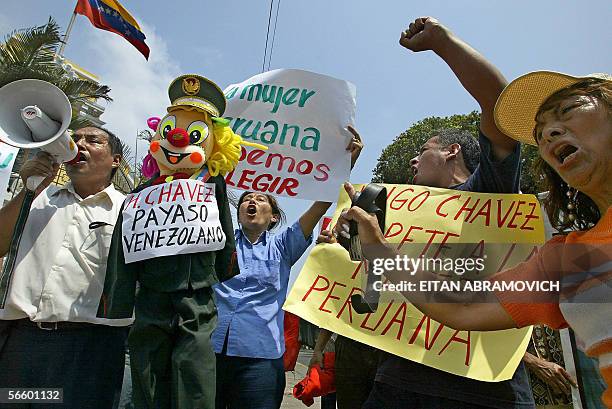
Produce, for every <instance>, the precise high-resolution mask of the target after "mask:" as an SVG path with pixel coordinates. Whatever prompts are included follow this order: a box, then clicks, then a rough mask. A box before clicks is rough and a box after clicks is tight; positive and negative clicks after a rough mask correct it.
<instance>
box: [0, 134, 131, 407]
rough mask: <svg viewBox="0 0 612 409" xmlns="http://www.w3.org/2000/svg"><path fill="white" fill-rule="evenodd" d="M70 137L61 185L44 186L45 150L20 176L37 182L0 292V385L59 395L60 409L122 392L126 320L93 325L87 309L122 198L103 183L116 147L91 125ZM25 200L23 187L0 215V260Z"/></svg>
mask: <svg viewBox="0 0 612 409" xmlns="http://www.w3.org/2000/svg"><path fill="white" fill-rule="evenodd" d="M73 139H74V142H75V143H76V146H77V148H78V154H77V157H76V158H75V160H73V161H71V162H70V163H69V164H68V163H67V164H66V173H67V174H68V176H69V177H70V182H69V183H67V184H66V185H64V186H57V185H51V181H52V180H53V178H54V177H55V175H56V173H57V170H58V167H59V166H58V165H57V164H54V161H53V158H52V157H51V156H50V155H48V154H47V153H45V152H40V153H38V154H37V155H36V157H35V158H34V159H31V160H29V161H27V162H26V163H25V164H24V165H23V167H22V169H21V172H20V175H21V178H22V179H23V181H24V185H25V183H26V180H27V179H28V178H29V177H31V176H43V177H44V180H43V182H42V183H41V184H40V185H39V186H38V187H37V188H36V191H35V194H36V198H35V199H34V201H33V203H32V206H31V209H30V211H29V215H28V218H27V221H26V223H25V227H24V230H23V235H22V237H21V241H20V242H19V247H18V249H17V253H16V254H17V255H16V259H15V264H14V270H13V274H12V278H11V280H10V284H9V285H8V286H7V288H4V289H3V290H4V291H2V292H1V293H0V301H2V304H3V305H4V308H0V319H1V321H0V388H11V389H12V390H15V391H18V390H22V389H24V388H58V389H59V388H61V389H62V393H63V402H64V406H63V407H66V408H111V407H112V406H113V401H114V399H115V398H116V397H118V396H119V394H120V391H121V382H122V378H123V368H124V345H125V338H126V335H127V325H129V324H130V323H131V321H132V320H131V319H122V320H109V319H101V318H97V317H96V311H97V309H98V302H99V300H100V296H101V294H102V286H103V283H104V275H105V273H106V260H107V255H108V248H109V245H110V241H111V236H112V231H113V226H114V224H115V221H116V220H117V216H118V214H119V209H120V207H121V204H122V202H123V199H124V195H123V194H121V193H120V192H118V191H116V190H115V189H114V187H113V185H112V183H111V180H112V178H113V176H114V174H115V172H116V171H117V169H118V167H119V163H120V161H121V156H122V154H123V145H122V143H121V141H120V140H119V138H117V137H116V136H115V135H114V134H113V133H112V132H110V131H108V130H106V129H104V128H99V127H91V126H89V127H85V128H81V129H79V130H77V131H76V132H75V133H74V135H73ZM24 197H25V188H24V190H22V191H21V192H20V193H19V194H18V195H17V196H15V198H14V199H13V200H11V201H10V202H9V203H8V204H7V205H6V206H5V207H3V208H2V209H0V220H2V223H1V224H0V257H2V256H5V255H6V254H7V252H8V251H9V248H10V246H11V244H12V237H13V230H14V229H15V225H16V224H17V221H18V218H19V217H20V215H19V213H20V209H22V206H21V205H22V203H23V201H24ZM22 211H23V210H22ZM0 281H2V280H1V279H0ZM47 396H49V397H51V399H50V400H49V401H53V399H54V398H56V396H58V395H54V394H48V395H45V397H47Z"/></svg>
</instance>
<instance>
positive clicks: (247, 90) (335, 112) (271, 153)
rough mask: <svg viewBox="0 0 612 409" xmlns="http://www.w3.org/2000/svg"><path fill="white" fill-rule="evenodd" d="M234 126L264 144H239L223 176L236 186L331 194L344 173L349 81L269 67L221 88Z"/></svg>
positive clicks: (350, 120)
mask: <svg viewBox="0 0 612 409" xmlns="http://www.w3.org/2000/svg"><path fill="white" fill-rule="evenodd" d="M224 92H225V96H226V98H227V108H226V110H225V114H224V116H225V117H226V118H228V119H230V121H231V122H230V124H231V127H232V129H233V131H234V132H235V133H237V134H238V135H240V136H242V138H244V139H245V140H247V141H252V142H257V143H259V144H262V145H266V146H267V147H268V150H262V149H257V148H253V147H248V146H247V147H244V148H243V150H242V155H241V158H240V162H239V163H238V166H237V167H236V169H235V170H234V171H233V172H231V173H229V174H228V175H227V176H226V178H225V180H226V182H227V185H228V186H230V187H234V188H237V189H242V190H252V191H256V192H265V193H270V194H274V195H281V196H288V197H294V198H299V199H314V200H326V201H330V202H332V201H334V200H336V197H337V192H338V186H340V185H341V184H342V183H343V182H344V181H345V180H348V177H349V173H350V154H349V153H348V152H347V151H346V147H347V146H348V144H349V142H350V140H351V133H350V132H349V131H348V130H347V129H346V127H347V125H349V124H354V120H355V86H354V85H353V84H351V83H349V82H347V81H343V80H339V79H336V78H332V77H328V76H325V75H321V74H315V73H312V72H308V71H302V70H274V71H269V72H265V73H263V74H259V75H256V76H254V77H252V78H249V79H248V80H246V81H244V82H242V83H240V84H232V85H230V86H228V87H227V88H226V89H225V91H224Z"/></svg>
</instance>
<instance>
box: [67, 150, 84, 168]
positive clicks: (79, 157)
mask: <svg viewBox="0 0 612 409" xmlns="http://www.w3.org/2000/svg"><path fill="white" fill-rule="evenodd" d="M84 163H87V156H86V155H85V154H84V153H83V151H79V152H78V153H77V155H76V157H75V158H74V159H73V160H71V161H70V162H69V163H68V164H69V165H73V166H74V165H82V164H84Z"/></svg>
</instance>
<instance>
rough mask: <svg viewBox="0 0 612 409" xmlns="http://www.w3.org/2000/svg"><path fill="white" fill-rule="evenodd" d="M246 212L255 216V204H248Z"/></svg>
mask: <svg viewBox="0 0 612 409" xmlns="http://www.w3.org/2000/svg"><path fill="white" fill-rule="evenodd" d="M246 213H247V215H249V216H255V215H256V214H257V207H256V206H255V205H248V206H247V211H246Z"/></svg>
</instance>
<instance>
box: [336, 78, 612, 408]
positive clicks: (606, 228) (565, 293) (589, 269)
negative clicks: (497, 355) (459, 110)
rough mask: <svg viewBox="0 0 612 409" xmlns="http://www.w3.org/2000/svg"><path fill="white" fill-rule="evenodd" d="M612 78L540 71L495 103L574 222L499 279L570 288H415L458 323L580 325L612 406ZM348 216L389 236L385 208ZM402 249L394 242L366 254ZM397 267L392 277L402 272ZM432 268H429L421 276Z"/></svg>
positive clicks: (558, 212) (501, 120) (566, 221)
mask: <svg viewBox="0 0 612 409" xmlns="http://www.w3.org/2000/svg"><path fill="white" fill-rule="evenodd" d="M611 79H612V77H610V76H609V75H605V74H594V75H591V76H588V77H582V78H579V77H572V76H569V75H565V74H560V73H555V72H548V71H539V72H533V73H529V74H526V75H524V76H522V77H519V78H518V79H516V80H514V81H513V82H512V83H510V84H509V85H508V86H507V87H506V89H505V90H504V91H503V92H502V94H501V95H500V97H499V99H498V101H497V104H496V107H495V121H496V123H497V126H498V128H499V129H500V130H501V131H502V132H504V133H505V134H506V135H508V136H510V137H512V138H514V139H517V140H519V141H522V142H526V143H529V144H532V145H537V146H538V150H539V153H540V157H541V158H540V161H539V162H540V163H539V170H540V172H541V176H542V178H543V182H544V183H545V185H546V186H547V188H548V196H547V198H546V200H545V201H544V205H545V208H546V210H547V213H548V215H549V218H550V220H551V222H552V224H553V226H554V227H556V228H557V229H558V230H559V231H562V232H563V231H568V230H573V231H572V232H570V233H569V234H567V235H559V236H555V237H554V238H553V239H552V240H550V241H549V242H547V243H546V244H545V245H544V246H543V247H542V249H541V250H540V252H539V253H538V254H536V255H535V256H534V257H532V258H531V259H530V260H528V261H527V262H525V263H522V264H520V265H518V266H516V267H515V268H512V269H510V270H506V271H503V272H500V273H498V274H496V275H495V276H493V277H491V278H490V280H495V281H514V280H539V281H559V282H560V284H561V285H560V291H559V292H558V293H554V294H547V296H546V297H545V298H542V297H541V296H540V298H534V296H533V294H531V296H530V298H529V297H528V296H526V295H525V294H524V293H521V294H517V293H512V292H495V293H494V297H491V300H492V302H488V303H478V304H475V303H466V302H463V301H460V302H459V303H451V302H447V303H435V304H434V303H426V302H422V301H421V300H415V299H414V295H413V294H410V293H406V294H405V295H406V296H407V297H408V298H409V299H410V300H411V301H412V302H413V303H414V305H415V306H416V307H417V308H419V309H420V310H421V311H422V312H423V313H424V314H426V315H428V316H430V317H431V318H433V319H435V320H437V321H440V322H442V323H444V324H446V325H448V326H450V327H452V328H455V329H462V330H478V331H487V330H501V329H509V328H515V327H524V326H528V325H531V324H537V323H540V324H546V325H549V326H551V327H554V328H564V327H568V326H569V327H571V328H573V330H574V331H575V333H576V334H577V336H578V337H579V338H581V340H582V341H583V342H584V345H585V347H586V348H585V349H586V352H587V354H589V355H591V356H594V357H597V358H598V359H599V366H600V372H601V374H602V377H603V378H604V379H605V380H606V382H607V384H608V390H607V391H606V392H605V393H604V395H603V397H602V400H603V401H604V403H605V404H606V405H607V407H608V408H612V208H611V205H612V183H611V182H610V181H611V180H612V81H611ZM348 190H352V189H348ZM351 193H353V192H352V191H351V192H349V194H351ZM343 218H344V219H346V220H355V221H357V222H358V223H359V235H360V238H361V241H362V244H382V243H384V239H383V237H382V233H381V232H380V230H379V228H378V222H377V220H376V217H374V216H372V215H368V214H367V213H365V212H364V211H363V210H361V209H359V208H351V209H349V210H348V211H347V212H346V213H345V215H344V216H343ZM342 223H345V222H343V221H340V223H338V224H342ZM376 247H377V248H379V249H380V248H381V247H382V246H376ZM363 248H364V249H366V248H372V246H364V247H363ZM383 252H384V253H389V254H381V253H383ZM393 256H394V254H393V251H392V250H391V249H386V250H383V251H380V250H379V253H378V254H375V255H374V254H366V257H368V258H378V257H393ZM393 275H394V273H391V274H388V275H387V278H389V279H390V280H391V281H394V280H395V279H394V278H393V277H392V276H393ZM428 276H429V273H425V272H423V273H420V277H418V278H419V279H425V280H426V279H428ZM404 278H405V276H404ZM429 278H431V276H429ZM490 295H491V294H490ZM449 296H450V295H449Z"/></svg>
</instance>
